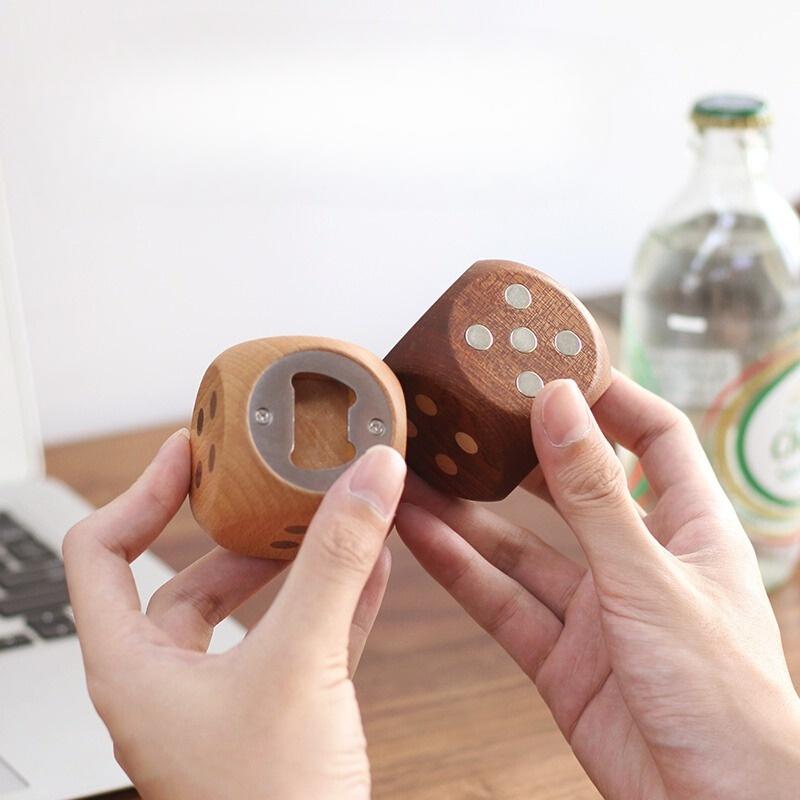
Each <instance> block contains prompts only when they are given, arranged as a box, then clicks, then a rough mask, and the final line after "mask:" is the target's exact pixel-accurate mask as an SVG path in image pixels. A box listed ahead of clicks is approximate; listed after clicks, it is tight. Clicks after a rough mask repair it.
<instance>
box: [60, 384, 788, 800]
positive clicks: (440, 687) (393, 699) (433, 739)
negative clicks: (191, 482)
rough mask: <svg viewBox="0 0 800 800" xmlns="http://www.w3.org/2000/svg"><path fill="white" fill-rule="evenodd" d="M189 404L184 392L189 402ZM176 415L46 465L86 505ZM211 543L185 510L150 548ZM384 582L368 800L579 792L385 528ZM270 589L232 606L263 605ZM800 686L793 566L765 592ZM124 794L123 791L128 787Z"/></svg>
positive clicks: (367, 719)
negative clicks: (786, 578)
mask: <svg viewBox="0 0 800 800" xmlns="http://www.w3.org/2000/svg"><path fill="white" fill-rule="evenodd" d="M189 400H191V398H190V399H189ZM179 425H180V423H176V424H174V425H170V426H166V427H159V428H151V429H147V430H141V431H136V432H131V433H125V434H119V435H114V436H107V437H101V438H97V439H92V440H87V441H81V442H76V443H74V444H66V445H60V446H58V447H51V448H49V449H48V450H47V468H48V472H49V473H50V474H51V475H54V476H56V477H58V478H61V479H62V480H63V481H65V482H66V483H68V484H69V485H70V486H72V487H73V488H74V489H76V490H77V491H78V492H79V493H80V494H82V495H83V496H84V497H86V498H87V499H88V500H89V501H91V502H92V503H94V504H95V505H100V504H103V503H105V502H107V501H108V500H110V499H111V498H113V497H115V496H116V495H117V494H119V492H121V491H122V490H123V489H125V488H126V487H127V486H128V485H129V484H130V483H131V482H132V481H133V480H134V478H135V477H136V476H137V475H138V474H139V472H140V471H141V470H142V469H143V468H144V466H145V465H146V464H147V462H148V461H149V459H150V458H151V457H152V456H153V455H154V454H155V452H156V450H157V449H158V447H159V445H160V444H161V442H162V441H163V439H165V438H166V436H167V435H168V434H169V433H171V432H172V431H173V430H174V429H176V428H177V427H179ZM495 505H496V506H497V508H498V510H499V511H500V512H501V513H503V514H505V515H507V516H509V517H510V518H512V519H514V520H515V521H517V522H520V523H523V524H526V525H527V526H528V527H531V528H534V529H535V530H536V531H537V533H539V534H540V535H542V536H543V537H544V538H545V539H547V540H548V541H550V542H552V543H554V544H555V545H556V546H557V547H559V548H560V549H561V550H562V551H565V552H567V553H569V554H571V555H574V556H575V557H579V553H578V550H577V546H576V545H575V542H574V540H573V539H572V537H571V536H570V534H569V533H568V532H567V531H566V530H565V528H564V526H563V523H561V521H560V520H559V519H558V518H557V517H556V516H555V514H554V513H553V512H552V511H551V510H550V509H549V508H547V507H546V506H545V505H544V504H542V503H541V502H540V501H538V500H534V499H531V498H530V497H529V496H527V495H525V494H523V493H522V492H519V491H518V492H516V493H514V494H512V495H511V497H509V498H508V499H507V500H505V501H503V502H502V503H500V504H495ZM210 547H211V542H210V540H209V539H208V538H207V537H206V536H205V535H204V534H203V533H202V532H201V531H200V530H199V529H198V527H197V525H196V523H195V522H194V520H193V518H192V515H191V513H190V511H189V508H188V505H184V506H183V508H182V509H181V510H180V512H179V513H178V515H177V516H176V518H175V519H174V520H173V521H172V523H170V525H169V526H168V528H167V530H166V531H165V532H164V534H163V535H162V536H161V537H160V538H159V540H158V541H157V542H156V543H155V544H154V546H153V550H154V552H155V553H156V554H157V555H158V556H160V557H161V558H162V559H163V560H164V561H166V562H167V563H168V564H169V565H170V566H172V567H174V568H175V569H180V568H182V567H184V566H186V565H187V564H189V563H191V562H192V561H193V560H194V559H196V558H197V557H198V556H200V555H202V554H203V553H205V552H206V551H207V550H209V549H210ZM390 547H391V550H392V555H393V557H394V566H393V570H392V577H391V579H390V582H389V588H388V591H387V593H386V598H385V601H384V604H383V609H382V611H381V613H380V616H379V617H378V620H377V622H376V624H375V628H374V631H373V633H372V636H371V637H370V640H369V643H368V645H367V649H366V651H365V653H364V657H363V660H362V662H361V666H360V668H359V670H358V674H357V676H356V679H355V684H356V689H357V692H358V697H359V700H360V703H361V710H362V715H363V719H364V725H365V728H366V735H367V740H368V742H369V754H370V760H371V763H372V775H373V787H374V788H373V797H374V798H375V799H376V800H389V799H390V798H391V800H434V798H435V800H567V799H569V800H589V798H595V800H596V798H598V797H599V794H598V792H597V791H596V789H594V787H593V786H592V784H591V782H590V781H589V780H588V779H587V778H586V776H585V775H584V773H583V772H582V770H581V768H580V766H579V765H578V763H577V761H576V760H575V758H574V757H573V756H572V753H571V751H570V749H569V747H568V746H567V745H566V743H565V742H564V740H563V739H562V737H561V734H560V733H559V732H558V729H557V728H556V726H555V724H554V723H553V721H552V720H551V718H550V715H549V713H548V711H547V708H546V706H545V704H544V703H543V702H542V700H541V699H540V698H539V696H538V694H537V692H536V690H535V689H534V688H533V686H532V685H531V684H530V682H529V681H528V680H527V678H525V677H524V676H523V675H522V673H521V672H520V670H519V669H518V668H517V666H516V665H515V664H514V663H513V662H512V660H511V659H510V658H509V657H508V656H507V655H506V654H505V653H504V651H503V650H501V649H500V647H498V646H497V645H496V644H495V643H494V641H493V640H492V639H491V638H489V636H488V635H486V634H485V633H484V632H483V631H482V630H481V629H480V628H479V627H478V626H477V625H476V624H475V623H474V622H473V621H472V620H471V619H470V618H469V617H468V616H467V615H466V614H465V613H464V612H463V611H462V610H461V608H460V607H459V606H458V605H457V604H456V603H455V602H454V601H453V600H452V599H451V598H450V597H449V595H447V594H446V593H445V592H444V591H443V590H442V589H440V588H439V586H438V585H437V584H436V583H435V582H434V581H433V580H432V579H431V578H430V577H428V575H427V573H426V572H425V571H424V570H423V569H422V568H421V567H420V566H419V565H418V564H417V563H416V561H415V560H414V558H413V557H412V556H411V555H410V553H409V552H408V551H407V550H406V549H405V547H404V546H403V544H402V542H401V541H400V540H399V538H398V537H397V536H396V534H393V535H392V537H391V540H390ZM277 588H278V585H274V586H272V585H271V586H267V587H265V589H264V590H262V591H261V592H260V593H259V594H257V595H256V596H255V597H254V598H252V599H251V600H250V601H249V602H248V603H247V604H245V605H244V606H243V607H242V608H241V609H240V611H239V612H238V613H237V614H236V616H237V618H238V619H239V620H241V621H242V622H243V623H244V624H246V625H251V624H253V622H255V621H256V620H257V619H258V618H259V617H260V615H261V614H262V613H263V612H264V610H265V609H266V608H267V607H268V605H269V603H270V601H271V598H272V597H273V595H274V593H275V591H276V589H277ZM772 599H773V605H774V607H775V611H776V614H777V615H778V620H779V622H780V625H781V629H782V631H783V640H784V647H785V649H786V652H787V657H788V660H789V664H790V667H791V669H792V674H793V676H794V678H795V683H796V684H797V683H798V682H800V575H796V576H795V578H794V579H793V580H792V581H791V582H790V583H789V584H787V585H786V586H784V587H783V588H782V589H781V590H779V591H778V592H776V593H775V594H774V595H773V598H772ZM131 794H132V793H130V794H125V795H124V796H130V795H131Z"/></svg>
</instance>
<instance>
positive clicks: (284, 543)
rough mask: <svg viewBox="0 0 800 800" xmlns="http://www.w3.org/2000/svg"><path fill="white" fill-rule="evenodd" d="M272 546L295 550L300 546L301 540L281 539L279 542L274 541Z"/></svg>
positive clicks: (279, 548)
mask: <svg viewBox="0 0 800 800" xmlns="http://www.w3.org/2000/svg"><path fill="white" fill-rule="evenodd" d="M272 546H273V547H275V548H276V549H278V550H295V549H296V548H298V547H300V542H292V541H289V540H288V539H279V540H278V541H277V542H273V543H272Z"/></svg>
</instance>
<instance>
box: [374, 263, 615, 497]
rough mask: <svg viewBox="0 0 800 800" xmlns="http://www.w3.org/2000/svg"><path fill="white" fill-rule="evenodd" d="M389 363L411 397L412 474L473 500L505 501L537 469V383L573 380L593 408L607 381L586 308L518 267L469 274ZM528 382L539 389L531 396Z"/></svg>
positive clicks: (480, 267) (484, 266)
mask: <svg viewBox="0 0 800 800" xmlns="http://www.w3.org/2000/svg"><path fill="white" fill-rule="evenodd" d="M509 292H511V294H509ZM473 335H477V337H478V339H477V340H473V339H472V338H471V337H472V336H473ZM564 337H566V338H564ZM565 345H573V346H574V351H571V350H568V349H567V348H566V347H565ZM385 361H386V363H387V364H388V365H389V366H390V367H391V368H392V370H393V371H394V373H395V375H397V377H398V379H399V380H400V383H401V384H402V386H403V391H404V392H405V398H406V407H407V410H408V419H409V426H408V429H409V440H408V455H407V460H408V464H409V466H410V467H411V468H412V469H413V470H414V471H415V472H416V473H417V474H418V475H420V476H421V477H422V478H424V479H425V480H426V481H427V482H428V483H430V484H431V485H432V486H435V487H436V488H438V489H440V490H441V491H443V492H447V493H448V494H455V495H458V496H460V497H465V498H467V499H468V500H501V499H502V498H504V497H506V496H507V495H508V494H509V492H511V491H512V489H514V488H516V487H517V486H518V485H519V483H520V481H521V480H522V479H523V478H524V477H525V476H526V475H527V474H528V473H530V471H531V470H532V469H533V468H534V467H535V466H536V464H537V459H536V453H535V451H534V449H533V445H532V443H531V436H530V406H531V396H532V392H533V391H534V390H535V386H536V382H537V381H541V383H539V384H538V385H539V387H541V385H543V384H544V383H548V382H549V381H552V380H554V379H556V378H572V379H573V380H574V381H575V382H576V383H577V384H578V388H579V389H580V390H581V391H582V392H583V393H584V395H585V396H586V398H587V400H588V401H589V403H590V404H591V403H593V402H594V401H595V400H597V398H598V397H599V396H600V395H601V394H602V393H603V392H604V391H605V390H606V388H608V384H609V382H610V379H611V373H610V363H609V355H608V350H607V347H606V343H605V341H604V339H603V335H602V333H601V331H600V329H599V328H598V326H597V324H596V323H595V321H594V320H593V319H592V316H591V314H590V313H589V312H588V311H587V310H586V308H585V307H584V306H583V304H582V303H581V302H580V301H579V300H578V299H577V298H576V297H575V296H574V295H572V294H570V293H569V292H568V291H566V289H564V288H563V287H561V286H559V285H558V284H557V283H556V282H555V281H554V280H553V279H552V278H550V277H549V276H547V275H545V274H544V273H542V272H539V271H538V270H535V269H532V268H531V267H527V266H525V265H524V264H518V263H516V262H514V261H479V262H477V263H476V264H473V265H472V266H471V267H470V268H469V269H468V270H467V271H466V272H465V273H464V274H463V275H462V276H461V277H460V278H458V280H457V281H456V282H455V283H454V284H453V285H452V286H451V287H450V288H449V289H447V291H446V292H445V293H444V294H443V295H442V296H441V297H440V298H439V299H438V300H436V302H435V303H433V305H432V306H431V307H430V308H429V309H428V311H426V312H425V314H423V316H422V317H421V318H420V319H419V320H418V321H417V323H416V324H415V325H414V326H413V327H412V328H411V329H410V330H409V331H408V333H406V334H405V336H403V338H402V339H401V340H400V341H399V342H398V343H397V344H396V345H395V346H394V347H393V348H392V350H391V351H390V353H389V354H388V355H387V356H386V358H385ZM523 376H527V379H528V380H531V381H533V382H534V383H533V387H534V388H533V389H531V390H528V393H527V394H526V393H525V392H524V391H523V390H522V389H521V388H520V386H519V385H518V379H522V377H523Z"/></svg>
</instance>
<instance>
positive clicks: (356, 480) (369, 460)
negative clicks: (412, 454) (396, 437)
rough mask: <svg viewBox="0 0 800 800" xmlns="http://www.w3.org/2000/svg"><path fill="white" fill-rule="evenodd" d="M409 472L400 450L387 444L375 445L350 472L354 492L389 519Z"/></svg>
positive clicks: (352, 491) (351, 491) (354, 494)
mask: <svg viewBox="0 0 800 800" xmlns="http://www.w3.org/2000/svg"><path fill="white" fill-rule="evenodd" d="M405 474H406V462H405V461H404V460H403V457H402V456H401V455H400V453H398V452H397V450H394V449H393V448H391V447H386V446H385V445H377V446H375V447H371V448H370V449H369V450H367V452H366V453H365V454H364V455H363V456H361V459H360V460H359V462H358V463H357V464H356V466H355V469H354V470H353V474H352V475H351V476H350V494H352V495H353V496H355V497H358V498H359V499H360V500H363V501H364V502H365V503H369V505H371V506H372V507H373V508H374V509H375V511H377V512H378V514H380V515H381V516H382V517H383V518H384V519H388V518H389V517H390V516H391V515H392V514H393V513H394V510H395V507H396V506H397V502H398V500H399V499H400V495H401V494H402V492H403V478H404V477H405Z"/></svg>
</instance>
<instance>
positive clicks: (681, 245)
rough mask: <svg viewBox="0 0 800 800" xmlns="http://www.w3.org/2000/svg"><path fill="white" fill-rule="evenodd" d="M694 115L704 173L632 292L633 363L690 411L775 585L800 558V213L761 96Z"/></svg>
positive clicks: (629, 349)
mask: <svg viewBox="0 0 800 800" xmlns="http://www.w3.org/2000/svg"><path fill="white" fill-rule="evenodd" d="M691 117H692V121H693V122H694V125H695V128H696V137H695V147H696V150H697V162H696V166H695V169H694V172H693V174H692V176H691V178H690V180H689V183H688V185H687V186H686V188H685V189H684V191H683V192H682V193H681V194H680V196H679V197H678V199H677V200H676V201H675V202H674V203H673V205H672V206H671V207H670V208H669V210H668V211H667V212H666V213H665V214H664V215H663V217H662V218H661V220H660V221H659V222H658V223H657V224H656V225H655V226H654V227H653V229H652V230H651V231H650V233H649V234H648V235H647V237H646V239H645V241H644V243H643V244H642V246H641V248H640V251H639V254H638V257H637V260H636V265H635V269H634V273H633V276H632V278H631V280H630V282H629V284H628V287H627V290H626V293H625V298H624V304H623V320H622V350H623V353H622V355H623V368H624V369H625V370H626V371H627V372H628V374H630V375H631V376H632V377H633V378H635V379H636V380H637V381H638V382H639V383H641V384H643V385H644V386H646V387H648V388H649V389H651V390H653V391H655V392H656V393H658V394H660V395H661V396H662V397H665V398H666V399H667V400H669V401H670V402H672V403H674V404H675V405H676V406H678V407H679V408H681V409H682V410H683V411H685V412H686V413H687V414H688V415H689V417H690V419H691V420H692V422H693V424H694V425H695V427H696V429H697V431H698V434H699V436H700V438H701V441H702V442H703V446H704V448H705V450H706V452H707V454H708V456H709V458H710V460H711V462H712V464H713V466H714V468H715V470H716V473H717V476H718V478H719V480H720V482H721V484H722V486H723V487H724V488H725V490H726V492H727V493H728V496H729V497H730V498H731V500H732V501H733V504H734V506H735V508H736V510H737V512H738V514H739V517H740V519H741V521H742V523H743V525H744V527H745V529H746V530H747V532H748V534H749V536H750V538H751V540H752V542H753V544H754V546H755V549H756V554H757V555H758V559H759V564H760V567H761V572H762V576H763V578H764V582H765V584H766V585H767V587H768V588H773V587H775V586H777V585H779V584H780V583H782V582H783V581H785V580H786V579H787V578H788V577H789V575H790V574H791V571H792V569H793V567H794V565H795V564H796V562H797V560H798V557H800V281H799V280H798V271H799V270H800V219H798V217H797V215H796V213H795V212H794V210H793V209H792V208H791V206H790V205H789V203H788V202H787V201H786V200H785V199H784V198H783V197H781V196H780V195H779V194H778V192H777V191H776V190H775V189H774V188H773V187H772V186H771V185H770V184H769V183H768V182H767V180H766V178H765V168H766V166H767V161H768V159H769V141H768V129H769V124H770V118H769V114H768V111H767V108H766V106H765V104H764V103H763V102H762V101H760V100H757V99H755V98H750V97H741V96H716V97H709V98H705V99H703V100H700V101H698V102H697V103H696V104H695V106H694V108H693V110H692V115H691ZM630 477H631V486H632V490H633V492H634V494H635V495H637V496H641V495H645V494H646V493H647V492H648V491H649V487H648V486H647V484H646V481H645V480H644V478H643V477H642V476H641V473H640V472H639V471H638V468H637V467H636V466H634V467H633V471H632V474H631V476H630Z"/></svg>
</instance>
